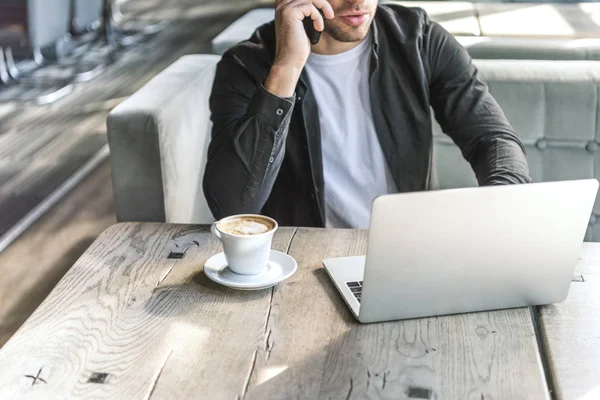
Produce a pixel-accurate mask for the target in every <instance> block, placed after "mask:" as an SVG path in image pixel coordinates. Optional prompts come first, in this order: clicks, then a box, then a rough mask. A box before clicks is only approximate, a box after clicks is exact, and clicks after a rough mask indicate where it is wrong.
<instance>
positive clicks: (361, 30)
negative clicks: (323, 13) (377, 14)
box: [325, 23, 369, 43]
mask: <svg viewBox="0 0 600 400" xmlns="http://www.w3.org/2000/svg"><path fill="white" fill-rule="evenodd" d="M325 31H326V32H327V34H328V35H329V36H331V37H332V38H333V39H335V40H337V41H338V42H343V43H353V42H360V41H362V40H363V39H364V38H365V37H366V36H367V34H368V33H369V24H367V23H365V24H364V25H361V26H357V27H345V28H344V29H340V28H338V27H337V26H336V27H330V28H329V29H326V30H325Z"/></svg>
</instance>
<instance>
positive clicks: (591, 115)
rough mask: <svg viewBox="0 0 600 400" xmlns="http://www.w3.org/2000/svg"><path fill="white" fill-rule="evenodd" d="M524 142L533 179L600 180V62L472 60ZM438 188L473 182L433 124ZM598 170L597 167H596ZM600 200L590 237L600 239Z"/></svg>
mask: <svg viewBox="0 0 600 400" xmlns="http://www.w3.org/2000/svg"><path fill="white" fill-rule="evenodd" d="M474 62H475V64H476V65H477V67H478V69H479V72H480V75H481V77H482V79H483V80H484V81H485V82H486V83H487V84H488V86H489V89H490V92H491V93H492V95H493V96H494V98H495V99H496V100H497V101H498V103H499V104H500V106H501V107H502V110H503V111H504V113H505V115H506V117H507V118H508V120H509V121H510V122H511V124H512V126H513V127H514V128H515V130H516V131H517V133H518V134H519V137H520V138H521V139H522V141H523V142H524V144H525V148H526V150H527V160H528V162H529V168H530V171H531V176H532V179H533V180H534V181H535V182H543V181H557V180H566V179H583V178H600V168H599V167H600V157H599V155H600V153H599V152H598V143H599V142H600V124H599V122H600V112H599V110H600V104H599V101H598V97H599V96H598V94H599V91H600V62H598V61H525V60H519V61H517V60H475V61H474ZM433 126H434V127H433V131H434V137H435V148H434V151H435V154H436V163H437V171H438V178H439V183H440V187H441V188H454V187H466V186H474V185H476V180H475V176H474V174H473V172H472V170H471V168H470V166H469V165H468V163H467V162H466V161H465V160H464V158H463V157H462V155H461V153H460V151H459V149H458V148H457V147H456V146H455V145H454V143H452V141H451V140H450V139H449V138H448V137H447V136H446V135H444V134H443V133H442V132H441V129H440V127H439V125H437V123H435V122H434V123H433ZM597 168H598V169H597ZM599 213H600V199H599V200H598V201H597V202H596V205H595V207H594V215H593V216H592V218H591V221H590V229H589V230H588V235H587V237H586V238H587V239H588V240H600V226H598V225H600V224H598V225H597V224H596V223H595V222H596V219H597V217H596V215H597V214H599Z"/></svg>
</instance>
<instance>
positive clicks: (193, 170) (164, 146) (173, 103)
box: [108, 55, 600, 240]
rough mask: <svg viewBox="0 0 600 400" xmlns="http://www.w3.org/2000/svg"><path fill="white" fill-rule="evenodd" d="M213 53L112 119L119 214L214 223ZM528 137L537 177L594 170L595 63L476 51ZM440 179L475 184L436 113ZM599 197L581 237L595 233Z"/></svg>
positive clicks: (154, 85)
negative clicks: (206, 184)
mask: <svg viewBox="0 0 600 400" xmlns="http://www.w3.org/2000/svg"><path fill="white" fill-rule="evenodd" d="M218 60H219V57H218V56H214V55H213V56H210V55H194V56H185V57H183V58H182V59H180V60H179V61H177V62H176V63H174V64H173V65H171V66H170V67H169V68H167V69H166V70H165V71H163V72H162V73H161V74H159V75H158V76H156V77H155V78H154V79H153V80H152V81H150V82H149V83H148V84H147V85H146V86H144V87H143V88H142V89H140V91H138V92H137V93H135V94H134V95H133V96H131V97H130V98H129V99H127V100H125V101H124V102H123V103H121V104H120V105H119V106H117V107H116V108H115V109H114V110H113V111H112V112H111V113H110V115H109V118H108V137H109V145H110V149H111V154H112V163H113V185H114V193H115V200H116V211H117V218H118V220H120V221H168V222H180V223H210V222H212V221H213V217H212V215H211V213H210V211H209V210H208V207H207V205H206V201H205V199H204V196H203V194H202V189H201V188H202V184H201V182H202V176H203V172H204V164H205V156H206V151H207V146H208V143H209V140H210V139H209V136H210V128H211V124H210V120H209V110H208V97H209V94H210V90H211V86H212V80H213V78H214V71H215V65H216V63H217V61H218ZM475 63H476V65H477V66H478V68H479V70H480V73H481V76H482V77H483V78H484V80H485V81H486V82H487V83H488V85H489V88H490V91H491V93H492V94H493V95H494V97H495V98H496V99H497V101H498V102H499V103H500V105H501V106H502V108H503V110H504V112H505V114H506V116H507V117H508V119H509V120H510V121H511V123H512V124H513V126H514V128H515V129H516V131H517V132H518V133H519V135H520V137H521V138H522V140H523V142H524V143H525V145H526V148H527V151H528V154H527V158H528V160H529V164H530V169H531V174H532V177H533V179H534V181H553V180H563V179H579V178H591V177H595V178H600V151H598V150H599V145H598V143H599V141H600V101H599V93H600V62H593V61H589V62H588V61H556V62H550V61H507V60H475ZM433 129H434V137H435V141H434V143H435V145H434V153H435V157H436V163H437V171H438V177H439V183H440V187H441V188H455V187H468V186H474V185H476V181H475V177H474V174H473V172H472V171H471V169H470V166H469V165H468V164H467V162H466V161H465V160H464V159H463V158H462V156H461V154H460V151H459V149H458V148H457V147H456V146H455V145H454V144H453V143H452V141H451V140H450V139H449V138H448V137H447V136H446V135H444V134H443V133H442V132H441V130H440V128H439V126H438V125H437V124H436V123H435V122H433ZM598 214H600V202H599V203H598V204H596V207H595V214H594V216H592V218H591V221H590V229H588V233H587V237H586V239H587V240H600V221H598V223H597V217H596V215H598Z"/></svg>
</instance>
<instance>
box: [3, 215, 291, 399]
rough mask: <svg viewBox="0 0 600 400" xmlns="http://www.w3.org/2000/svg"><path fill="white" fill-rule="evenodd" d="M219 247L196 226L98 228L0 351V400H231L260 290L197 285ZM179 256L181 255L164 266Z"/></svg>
mask: <svg viewBox="0 0 600 400" xmlns="http://www.w3.org/2000/svg"><path fill="white" fill-rule="evenodd" d="M294 232H295V229H294V228H282V229H280V231H279V232H278V233H277V235H276V240H275V241H274V248H276V249H278V250H281V251H287V249H288V246H289V243H290V241H291V239H292V236H293V234H294ZM220 250H221V246H220V244H219V243H218V242H217V241H216V240H214V239H213V238H212V237H211V236H210V234H209V233H208V231H207V228H203V227H190V226H178V225H166V224H137V223H130V224H118V225H114V226H112V227H111V228H109V229H108V230H106V231H105V232H104V233H103V234H102V235H101V236H100V237H99V238H98V240H97V241H96V242H95V243H94V244H93V245H92V246H91V247H90V248H89V249H88V251H86V253H85V254H84V255H83V256H82V257H81V258H80V259H79V260H78V261H77V263H75V265H74V266H73V267H72V268H71V270H70V271H69V272H68V273H67V274H66V275H65V277H64V278H63V279H62V280H61V281H60V282H59V283H58V285H57V286H56V288H55V289H54V290H53V291H52V293H51V294H50V295H49V296H48V298H47V299H46V300H45V301H44V302H43V303H42V305H41V306H40V307H39V308H38V309H37V310H36V311H35V312H34V313H33V315H32V316H31V317H30V318H29V319H28V320H27V322H26V323H25V324H24V325H23V326H22V328H21V329H20V330H19V332H18V333H17V334H15V335H14V336H13V337H12V338H11V340H9V341H8V343H7V344H6V345H5V346H4V347H3V348H2V349H1V350H0V365H2V374H0V394H2V395H1V396H0V397H2V398H21V397H23V396H30V397H38V398H72V397H76V398H94V399H98V398H110V399H112V398H128V399H147V398H149V397H150V396H153V397H156V398H189V397H191V396H196V397H197V396H200V395H202V394H206V393H215V397H214V398H234V397H236V396H238V395H240V394H241V391H242V390H243V388H244V385H245V384H246V382H247V377H248V374H249V371H250V369H251V367H252V359H253V356H254V352H255V349H256V348H257V347H258V346H259V345H260V344H261V341H262V340H263V338H264V336H265V323H266V319H267V317H268V311H269V304H270V301H271V291H270V290H265V291H259V292H239V291H233V290H229V289H225V288H222V287H220V286H218V285H216V284H213V283H212V282H210V281H208V280H207V279H206V278H204V275H203V273H202V265H203V262H204V261H205V260H206V259H207V258H208V257H209V256H212V255H213V254H215V253H217V252H218V251H220ZM182 251H185V256H184V258H183V259H180V260H177V259H168V258H167V257H168V255H169V254H170V253H171V252H182ZM104 374H106V375H104ZM34 378H41V379H43V381H42V380H40V379H34ZM90 378H92V380H103V378H104V383H94V382H90ZM33 383H35V384H33Z"/></svg>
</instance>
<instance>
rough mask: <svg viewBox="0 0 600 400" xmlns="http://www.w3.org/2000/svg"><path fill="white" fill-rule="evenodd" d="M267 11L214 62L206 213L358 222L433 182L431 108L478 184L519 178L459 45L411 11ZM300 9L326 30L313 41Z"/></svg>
mask: <svg viewBox="0 0 600 400" xmlns="http://www.w3.org/2000/svg"><path fill="white" fill-rule="evenodd" d="M318 9H320V10H322V12H323V14H324V16H325V19H323V18H322V17H321V15H320V14H319V12H318ZM275 15H276V16H275V21H274V22H271V23H269V24H265V25H263V26H261V27H260V28H258V30H257V31H256V32H255V33H254V35H253V36H252V37H251V38H250V39H249V40H248V41H245V42H242V43H240V44H238V45H236V46H234V47H233V48H231V49H230V50H229V51H227V52H226V53H225V54H224V56H223V58H222V60H221V61H220V62H219V65H218V67H217V72H216V77H215V81H214V86H213V91H212V95H211V98H210V108H211V111H212V121H213V124H214V126H213V138H212V142H211V144H210V148H209V152H208V162H207V165H206V172H205V177H204V193H205V195H206V199H207V201H208V204H209V206H210V208H211V210H212V212H213V214H214V216H215V217H216V218H221V217H223V216H226V215H230V214H239V213H262V214H265V215H268V216H270V217H272V218H274V219H276V220H277V221H279V223H280V224H282V225H300V226H327V227H348V228H368V226H369V218H370V214H369V213H370V207H371V202H372V200H373V199H374V198H375V197H376V196H378V195H381V194H386V193H394V192H408V191H421V190H427V189H433V188H435V185H436V179H435V171H434V163H433V157H432V132H431V118H432V115H431V111H430V110H431V108H430V106H431V107H432V108H433V110H434V112H435V118H436V119H437V121H438V122H439V124H440V125H441V127H442V128H443V130H444V132H445V133H447V134H448V135H449V136H450V137H451V138H452V139H453V140H454V142H455V143H456V144H457V145H458V146H459V147H460V149H461V150H462V153H463V155H464V157H465V158H466V159H467V160H468V161H469V162H470V163H471V166H472V168H473V170H474V171H475V174H476V176H477V179H478V181H479V184H480V185H496V184H510V183H526V182H530V178H529V171H528V167H527V161H526V159H525V156H524V150H523V146H522V144H521V142H520V141H519V139H518V137H517V135H516V134H515V132H514V130H513V129H512V127H511V126H510V124H509V123H508V121H507V120H506V118H505V117H504V115H503V113H502V110H501V109H500V107H499V106H498V104H497V103H496V102H495V100H494V99H493V98H492V96H491V95H490V94H489V92H488V89H487V87H486V85H485V84H484V83H482V82H481V81H480V80H479V78H478V74H477V69H476V68H475V66H474V65H473V64H472V63H471V59H470V57H469V55H468V53H467V52H466V50H465V49H464V48H463V47H462V46H460V44H458V42H457V41H456V40H455V39H454V38H453V37H452V36H451V35H450V34H449V33H448V32H446V31H445V30H444V29H443V28H442V27H440V25H438V24H437V23H435V22H432V21H430V20H429V19H428V17H427V15H426V14H425V12H424V11H423V10H421V9H409V8H404V7H401V6H399V5H382V6H378V5H377V0H329V2H328V1H326V0H278V3H277V5H276V14H275ZM305 17H309V18H311V19H312V20H313V23H314V27H315V29H317V30H319V31H321V30H323V29H324V32H323V34H322V35H321V39H320V41H319V43H318V44H316V45H314V46H312V47H311V45H310V42H309V40H308V37H307V35H306V33H305V31H304V28H303V24H302V20H303V19H304V18H305Z"/></svg>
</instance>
